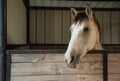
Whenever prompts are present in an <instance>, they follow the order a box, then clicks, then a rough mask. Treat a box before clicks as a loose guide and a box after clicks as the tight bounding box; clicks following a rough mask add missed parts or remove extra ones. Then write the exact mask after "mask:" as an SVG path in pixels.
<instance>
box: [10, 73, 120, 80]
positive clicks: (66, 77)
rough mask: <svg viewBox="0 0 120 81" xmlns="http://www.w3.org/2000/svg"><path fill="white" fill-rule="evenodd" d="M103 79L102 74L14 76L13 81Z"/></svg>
mask: <svg viewBox="0 0 120 81" xmlns="http://www.w3.org/2000/svg"><path fill="white" fill-rule="evenodd" d="M119 79H120V78H119ZM21 80H22V81H102V75H101V74H99V75H41V76H12V78H11V81H21Z"/></svg>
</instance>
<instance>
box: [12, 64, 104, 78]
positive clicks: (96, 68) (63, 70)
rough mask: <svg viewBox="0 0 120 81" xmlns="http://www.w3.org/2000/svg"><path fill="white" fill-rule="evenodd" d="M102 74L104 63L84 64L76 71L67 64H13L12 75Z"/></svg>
mask: <svg viewBox="0 0 120 81" xmlns="http://www.w3.org/2000/svg"><path fill="white" fill-rule="evenodd" d="M55 74H57V75H58V74H60V75H63V74H64V75H67V74H82V75H83V74H102V62H82V63H80V64H79V65H78V66H77V68H76V69H71V68H68V67H67V66H66V64H65V63H12V69H11V75H22V76H23V75H24V76H26V75H31V76H32V75H55Z"/></svg>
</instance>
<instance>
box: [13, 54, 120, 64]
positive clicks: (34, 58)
mask: <svg viewBox="0 0 120 81" xmlns="http://www.w3.org/2000/svg"><path fill="white" fill-rule="evenodd" d="M94 61H96V62H102V55H101V54H99V55H97V54H87V55H86V56H85V57H84V58H83V59H81V62H94ZM108 61H109V62H113V61H114V62H120V54H109V55H108ZM12 62H13V63H17V62H18V63H20V62H22V63H23V62H25V63H26V62H29V63H35V62H37V63H38V62H64V54H12Z"/></svg>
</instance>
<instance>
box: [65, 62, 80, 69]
mask: <svg viewBox="0 0 120 81" xmlns="http://www.w3.org/2000/svg"><path fill="white" fill-rule="evenodd" d="M78 63H79V60H77V61H76V62H74V63H72V64H67V66H68V67H69V68H72V69H74V68H76V67H77V65H78Z"/></svg>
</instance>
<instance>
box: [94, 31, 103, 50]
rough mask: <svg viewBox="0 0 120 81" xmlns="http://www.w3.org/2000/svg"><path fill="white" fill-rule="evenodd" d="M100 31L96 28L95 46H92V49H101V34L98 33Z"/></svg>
mask: <svg viewBox="0 0 120 81" xmlns="http://www.w3.org/2000/svg"><path fill="white" fill-rule="evenodd" d="M99 32H100V31H99V30H98V32H97V33H96V34H97V37H98V38H97V40H96V44H95V46H94V49H95V50H102V49H103V47H102V44H101V38H100V37H101V36H100V33H99Z"/></svg>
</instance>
